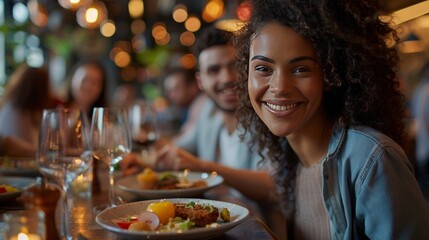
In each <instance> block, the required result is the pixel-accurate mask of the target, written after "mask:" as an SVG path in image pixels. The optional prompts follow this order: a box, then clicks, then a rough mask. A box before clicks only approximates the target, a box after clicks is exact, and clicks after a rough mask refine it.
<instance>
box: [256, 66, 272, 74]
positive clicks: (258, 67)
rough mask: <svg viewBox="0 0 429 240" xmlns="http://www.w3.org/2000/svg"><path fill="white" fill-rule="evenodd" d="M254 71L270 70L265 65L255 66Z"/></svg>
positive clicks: (267, 71)
mask: <svg viewBox="0 0 429 240" xmlns="http://www.w3.org/2000/svg"><path fill="white" fill-rule="evenodd" d="M255 71H258V72H266V73H269V72H271V70H270V69H269V68H267V67H265V66H256V67H255Z"/></svg>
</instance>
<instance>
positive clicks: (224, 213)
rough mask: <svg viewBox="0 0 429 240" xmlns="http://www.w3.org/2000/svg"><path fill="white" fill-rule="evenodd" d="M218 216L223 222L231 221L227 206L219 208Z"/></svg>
mask: <svg viewBox="0 0 429 240" xmlns="http://www.w3.org/2000/svg"><path fill="white" fill-rule="evenodd" d="M220 218H221V219H222V220H223V221H224V222H229V221H231V216H230V214H229V211H228V209H227V208H222V210H220Z"/></svg>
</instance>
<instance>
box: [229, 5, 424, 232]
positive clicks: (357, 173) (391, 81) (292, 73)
mask: <svg viewBox="0 0 429 240" xmlns="http://www.w3.org/2000/svg"><path fill="white" fill-rule="evenodd" d="M252 4H253V5H252V9H253V12H252V18H251V20H250V22H249V23H248V24H247V25H246V26H245V27H244V28H243V30H242V31H241V32H240V34H239V36H238V39H237V40H236V43H237V44H236V46H237V48H238V56H239V66H240V69H242V70H243V71H242V72H241V78H240V83H239V96H240V106H239V109H238V114H237V117H238V119H239V123H240V125H242V126H243V127H244V129H245V130H247V131H249V132H250V133H251V136H252V140H253V143H254V144H255V145H256V146H259V147H260V152H261V153H262V152H267V151H268V159H266V160H269V161H270V162H271V164H272V165H273V166H275V171H274V174H273V175H274V178H275V181H276V185H277V190H278V192H279V194H280V198H281V205H282V209H283V213H284V215H285V217H286V218H287V219H288V227H289V229H288V234H289V235H290V236H289V238H291V239H331V238H339V239H355V238H356V239H362V238H368V239H373V238H383V239H384V238H386V239H395V238H423V236H424V234H425V231H426V230H425V229H424V228H423V227H422V226H424V225H426V224H428V223H429V209H428V206H427V204H426V202H425V200H424V198H423V196H422V194H421V192H420V190H419V187H418V184H417V181H416V179H415V177H414V174H413V169H412V167H411V164H410V162H409V161H408V159H407V156H406V154H405V152H404V151H403V150H402V148H401V146H405V145H404V138H403V137H404V126H403V122H402V121H403V117H404V109H403V105H402V95H401V93H400V91H399V81H398V79H397V75H396V74H397V64H398V57H397V53H396V51H395V49H393V48H389V47H387V46H386V44H385V40H386V39H388V38H389V37H390V36H393V41H395V40H397V38H396V32H395V31H394V30H393V29H392V28H390V27H389V25H388V23H385V22H381V21H380V19H379V14H380V13H381V8H380V6H379V4H378V3H377V1H375V0H365V1H360V2H359V3H357V2H355V1H339V0H338V1H335V0H334V1H326V2H323V1H322V2H321V1H318V0H309V1H304V2H303V1H299V0H287V1H282V0H270V1H266V0H265V1H262V0H254V1H252ZM274 9H276V10H274ZM309 16H310V17H309ZM398 176H400V177H398ZM404 196H406V197H404ZM416 206H418V207H416ZM398 209H401V210H400V211H397V210H398ZM417 209H418V210H417ZM404 210H405V211H404ZM381 223H382V224H381ZM398 223H401V224H406V225H407V227H406V228H401V229H398V228H397V227H396V224H398ZM369 226H377V227H375V228H373V227H369ZM405 229H407V230H405Z"/></svg>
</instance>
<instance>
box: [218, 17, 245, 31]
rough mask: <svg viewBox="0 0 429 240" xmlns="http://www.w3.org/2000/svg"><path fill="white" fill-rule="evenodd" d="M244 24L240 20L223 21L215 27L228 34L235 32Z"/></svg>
mask: <svg viewBox="0 0 429 240" xmlns="http://www.w3.org/2000/svg"><path fill="white" fill-rule="evenodd" d="M244 24H245V22H243V21H241V20H240V19H224V20H220V21H217V22H216V23H215V26H216V27H217V28H219V29H222V30H225V31H228V32H236V31H238V30H240V29H241V28H242V27H243V26H244Z"/></svg>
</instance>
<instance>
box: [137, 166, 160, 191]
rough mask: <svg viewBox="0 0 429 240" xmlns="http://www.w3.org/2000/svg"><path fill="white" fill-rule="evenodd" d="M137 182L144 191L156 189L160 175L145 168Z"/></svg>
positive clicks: (138, 176)
mask: <svg viewBox="0 0 429 240" xmlns="http://www.w3.org/2000/svg"><path fill="white" fill-rule="evenodd" d="M137 181H138V182H139V183H140V185H141V186H142V188H143V189H154V188H155V187H156V183H157V181H158V175H157V174H156V173H155V172H154V171H153V170H152V169H150V168H145V169H144V170H143V172H142V173H140V174H138V175H137Z"/></svg>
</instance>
